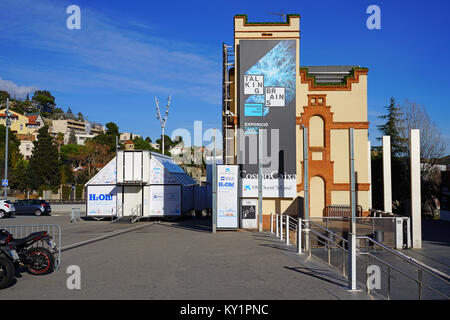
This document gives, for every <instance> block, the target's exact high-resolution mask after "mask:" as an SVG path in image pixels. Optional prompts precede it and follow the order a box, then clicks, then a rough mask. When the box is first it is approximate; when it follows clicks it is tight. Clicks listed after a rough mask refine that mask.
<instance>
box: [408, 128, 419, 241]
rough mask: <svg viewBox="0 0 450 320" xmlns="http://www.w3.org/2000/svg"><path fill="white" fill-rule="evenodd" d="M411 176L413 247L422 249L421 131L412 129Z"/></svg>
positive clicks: (410, 143) (410, 138)
mask: <svg viewBox="0 0 450 320" xmlns="http://www.w3.org/2000/svg"><path fill="white" fill-rule="evenodd" d="M409 150H410V151H409V153H410V166H409V167H410V176H411V224H412V225H411V227H412V247H413V248H415V249H420V248H422V215H421V205H420V203H421V198H420V197H421V194H420V192H421V191H420V190H421V185H420V130H419V129H411V130H410V134H409Z"/></svg>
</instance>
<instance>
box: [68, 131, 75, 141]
mask: <svg viewBox="0 0 450 320" xmlns="http://www.w3.org/2000/svg"><path fill="white" fill-rule="evenodd" d="M68 144H77V136H76V135H75V131H73V130H72V131H70V134H69V141H68Z"/></svg>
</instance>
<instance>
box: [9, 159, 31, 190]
mask: <svg viewBox="0 0 450 320" xmlns="http://www.w3.org/2000/svg"><path fill="white" fill-rule="evenodd" d="M29 178H30V177H29V175H28V161H26V160H24V159H23V158H22V159H20V160H19V161H18V162H17V164H16V167H15V169H14V170H13V172H12V173H11V183H10V186H11V188H12V189H16V190H20V191H25V190H27V189H29Z"/></svg>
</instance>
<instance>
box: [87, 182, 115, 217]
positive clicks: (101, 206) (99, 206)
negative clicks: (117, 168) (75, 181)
mask: <svg viewBox="0 0 450 320" xmlns="http://www.w3.org/2000/svg"><path fill="white" fill-rule="evenodd" d="M117 192H120V188H119V187H116V186H113V185H110V186H96V185H90V186H88V187H87V211H86V215H87V216H111V215H115V212H116V202H117Z"/></svg>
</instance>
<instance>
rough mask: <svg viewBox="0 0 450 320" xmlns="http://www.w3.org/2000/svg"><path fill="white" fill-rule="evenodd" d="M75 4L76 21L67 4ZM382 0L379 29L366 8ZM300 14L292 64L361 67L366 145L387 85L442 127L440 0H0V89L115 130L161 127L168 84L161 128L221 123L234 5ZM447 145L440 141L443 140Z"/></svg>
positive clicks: (444, 16)
mask: <svg viewBox="0 0 450 320" xmlns="http://www.w3.org/2000/svg"><path fill="white" fill-rule="evenodd" d="M71 4H76V5H78V6H79V7H80V8H81V30H68V29H67V28H66V19H67V17H68V14H66V8H67V7H68V6H69V5H71ZM372 4H376V5H378V6H379V7H380V9H381V30H369V29H367V28H366V19H367V18H368V16H369V15H368V14H367V13H366V8H367V7H368V6H369V5H372ZM269 12H283V13H298V14H300V15H301V26H300V28H301V42H300V60H301V61H300V63H301V65H361V66H365V67H368V68H369V69H370V71H369V78H368V114H369V121H370V122H371V129H370V139H371V140H372V144H373V145H377V144H379V143H378V142H377V141H375V137H376V136H377V134H378V133H377V130H376V127H375V125H376V124H378V123H379V121H378V119H377V116H379V115H381V114H383V113H384V106H385V105H387V104H388V102H389V98H390V97H391V96H394V97H395V98H396V99H397V101H398V102H400V103H403V102H404V101H405V100H406V99H408V100H410V101H414V102H417V103H419V104H421V105H424V106H425V108H426V110H427V112H428V114H429V115H430V117H431V119H432V120H433V121H434V122H435V123H436V124H437V125H438V127H439V128H440V130H441V131H442V133H443V135H444V136H445V137H446V138H447V139H449V138H450V126H449V124H448V122H449V119H450V77H448V71H449V70H450V62H449V57H450V52H449V51H450V50H449V47H450V26H449V24H448V15H449V13H450V2H449V1H436V0H430V1H402V0H396V1H392V0H391V1H363V0H347V1H330V0H323V1H292V0H291V1H284V0H278V1H264V0H260V1H244V0H241V1H235V0H228V1H226V2H223V1H216V0H209V1H196V0H192V1H176V0H172V1H153V0H152V1H136V0H128V1H104V0H97V1H92V0H89V1H84V0H83V1H81V0H71V1H64V0H57V1H56V0H55V1H52V0H1V1H0V89H5V88H6V89H8V90H10V91H14V92H16V93H17V95H18V96H20V95H26V92H28V91H33V90H35V89H37V88H39V89H46V90H49V91H51V92H52V94H53V95H54V96H55V97H56V103H57V104H58V106H60V107H61V108H63V110H67V108H68V107H70V108H71V109H72V110H73V111H74V112H82V113H83V114H85V115H86V116H87V117H88V119H89V120H91V121H97V122H100V123H103V124H104V123H106V122H109V121H113V122H116V123H117V124H118V125H119V127H120V130H121V131H124V132H125V131H127V132H130V131H131V132H133V133H136V134H140V135H143V136H150V137H151V138H152V139H153V140H155V139H156V138H157V137H158V135H159V134H160V126H159V121H158V120H157V119H156V118H155V103H154V97H155V96H158V98H159V100H160V101H161V102H165V101H166V98H167V97H168V96H169V95H172V107H171V110H170V115H169V119H168V121H167V127H166V128H167V129H166V133H167V134H170V133H171V132H172V130H174V129H176V128H186V129H188V130H192V129H193V127H194V120H202V121H203V130H206V129H208V128H213V127H217V128H220V127H221V118H220V114H221V59H222V55H221V54H222V53H221V45H222V42H225V43H227V44H232V43H233V16H234V15H235V14H240V13H246V14H247V15H248V17H249V20H250V21H278V20H279V19H280V17H278V16H274V15H270V14H269ZM448 152H450V149H449V148H448Z"/></svg>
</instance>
